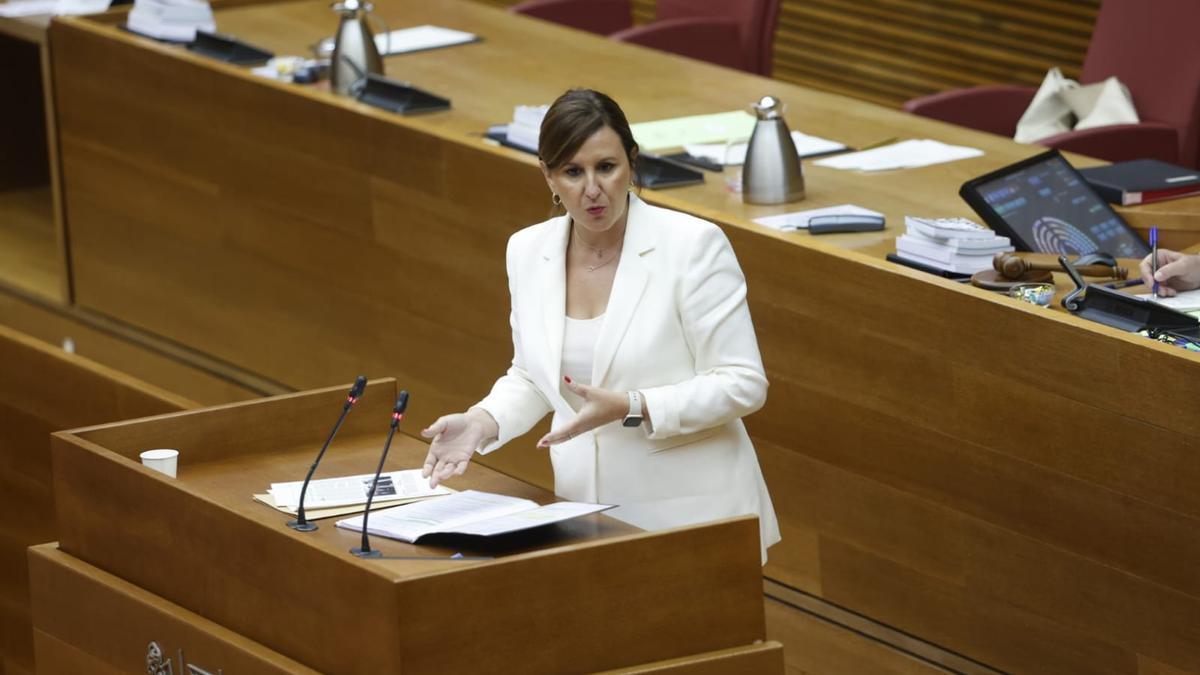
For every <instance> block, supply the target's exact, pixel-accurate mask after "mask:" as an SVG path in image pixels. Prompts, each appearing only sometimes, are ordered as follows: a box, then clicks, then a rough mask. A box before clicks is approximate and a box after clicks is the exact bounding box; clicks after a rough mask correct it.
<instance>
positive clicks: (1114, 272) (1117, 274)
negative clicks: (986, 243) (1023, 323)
mask: <svg viewBox="0 0 1200 675" xmlns="http://www.w3.org/2000/svg"><path fill="white" fill-rule="evenodd" d="M992 267H994V268H995V269H996V271H997V272H999V273H1000V276H1002V277H1004V278H1005V279H1020V278H1021V276H1022V275H1024V274H1025V273H1026V272H1030V271H1033V270H1047V271H1050V272H1061V271H1063V270H1062V267H1061V266H1060V265H1059V264H1058V263H1056V262H1053V263H1051V262H1034V261H1031V260H1026V259H1024V258H1022V257H1020V256H1018V255H1014V254H1012V253H997V254H996V257H994V258H992ZM1075 269H1076V271H1078V272H1079V273H1080V274H1082V275H1084V276H1086V277H1111V278H1113V279H1125V278H1127V277H1128V276H1129V268H1128V267H1120V266H1117V267H1109V266H1108V265H1082V266H1079V267H1076V268H1075Z"/></svg>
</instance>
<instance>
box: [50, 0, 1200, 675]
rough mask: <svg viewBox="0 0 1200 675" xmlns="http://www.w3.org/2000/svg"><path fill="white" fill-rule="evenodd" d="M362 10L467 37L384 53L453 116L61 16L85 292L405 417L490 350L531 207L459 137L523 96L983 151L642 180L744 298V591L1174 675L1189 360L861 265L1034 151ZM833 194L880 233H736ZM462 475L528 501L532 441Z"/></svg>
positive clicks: (318, 22) (1199, 644)
mask: <svg viewBox="0 0 1200 675" xmlns="http://www.w3.org/2000/svg"><path fill="white" fill-rule="evenodd" d="M379 12H380V13H381V15H382V16H383V18H384V19H386V20H387V22H388V23H389V25H391V26H393V27H397V26H405V25H414V24H421V23H433V24H439V25H444V26H448V27H452V28H459V29H464V30H469V31H472V32H476V33H479V34H480V35H482V36H483V37H484V41H483V42H482V43H479V44H474V45H469V46H463V47H459V48H455V49H448V50H441V51H434V52H426V53H419V54H412V55H407V56H400V57H394V58H390V59H388V61H387V67H388V70H389V73H390V74H391V75H393V76H395V77H403V78H405V79H408V80H411V81H413V82H414V83H416V84H417V85H418V86H422V87H425V88H427V89H430V90H432V91H434V92H436V93H439V94H443V95H446V96H449V97H450V98H451V99H452V100H453V101H454V106H455V107H454V109H453V110H451V111H449V112H447V113H443V114H437V115H427V116H422V117H412V118H402V117H397V116H394V115H390V114H386V113H383V112H381V111H378V110H376V109H373V108H369V107H367V106H364V105H361V104H358V103H355V102H352V101H346V100H342V99H336V98H334V97H332V96H330V95H328V94H326V93H323V92H319V91H312V90H306V89H303V88H297V87H293V86H288V85H282V84H277V83H273V82H267V81H264V80H261V79H258V78H255V77H253V76H251V75H249V74H248V73H246V72H245V71H244V70H241V69H238V68H235V67H232V66H226V65H223V64H216V63H212V62H210V61H206V60H204V59H202V58H199V57H196V56H194V55H192V54H189V53H186V52H183V51H182V50H179V49H177V48H172V47H168V46H163V45H159V44H156V43H153V42H150V41H147V40H142V39H139V38H136V37H133V36H130V35H126V34H123V33H121V32H119V31H117V30H115V29H113V28H111V27H107V26H104V25H99V24H97V23H95V22H89V21H87V20H78V19H72V20H65V21H61V22H56V24H55V26H54V28H53V29H52V35H53V37H54V45H55V50H54V58H55V64H56V72H59V73H63V74H64V75H63V76H61V77H60V78H59V79H58V82H57V95H58V99H59V102H60V104H61V105H62V111H61V114H60V135H61V143H62V148H63V157H64V165H65V166H66V168H67V170H66V182H67V190H66V193H67V195H68V197H67V198H68V202H69V206H70V214H71V222H70V228H71V242H72V260H73V263H74V265H75V267H74V273H75V279H76V293H77V296H76V297H77V299H78V302H79V303H80V304H82V305H84V306H86V307H88V308H90V309H94V310H96V311H99V312H102V313H105V314H109V315H112V316H116V317H120V318H121V319H123V320H125V321H128V322H130V323H133V324H135V325H138V326H141V327H143V328H145V329H148V330H151V331H153V332H156V333H159V334H162V335H165V336H167V337H171V338H173V339H176V340H179V341H181V342H185V343H187V344H189V345H191V346H194V347H197V348H199V349H202V350H204V351H207V352H210V353H212V354H214V355H217V356H220V357H222V358H225V359H227V360H229V361H231V362H234V363H237V364H239V365H242V366H244V367H247V368H250V369H253V370H256V371H258V372H261V373H263V374H265V375H269V376H270V377H273V378H275V379H276V380H278V381H281V382H285V383H288V384H290V385H292V386H296V387H307V386H316V385H320V384H325V383H329V382H338V381H345V380H348V379H350V377H351V376H352V375H354V374H356V373H358V372H360V371H362V372H367V373H369V374H372V375H374V374H389V375H390V374H394V375H396V376H398V377H400V378H401V380H402V382H403V384H404V386H405V387H406V388H408V389H409V390H410V391H413V392H414V402H413V407H412V409H411V417H412V419H413V421H414V422H416V423H418V424H423V423H425V422H428V421H430V420H432V419H433V418H434V417H435V416H436V415H439V414H442V413H444V412H447V411H451V410H457V409H460V408H461V407H463V406H465V405H467V404H469V403H470V402H473V401H475V400H477V399H478V397H479V396H480V395H481V394H482V393H483V392H485V391H486V389H487V387H488V386H489V385H490V384H491V382H492V381H493V379H494V378H495V377H496V375H497V374H498V373H500V372H501V371H502V369H503V367H504V364H505V363H506V362H507V360H508V359H509V358H510V356H511V348H510V346H509V340H510V335H509V329H508V323H507V316H506V314H507V306H508V299H507V292H506V289H505V285H504V282H503V279H504V269H503V264H504V263H503V250H504V243H505V240H506V239H507V237H508V236H509V235H510V234H511V233H512V232H514V231H515V230H517V229H518V228H520V227H522V226H524V225H526V224H528V223H531V222H535V221H538V220H541V219H542V218H544V217H545V216H546V213H547V210H548V199H547V193H546V188H545V185H544V182H543V181H542V178H541V176H540V174H539V173H538V171H537V170H536V168H535V164H534V162H533V160H532V158H530V157H527V156H525V155H522V154H520V153H516V152H513V151H509V150H506V149H503V148H498V147H493V146H490V145H488V144H486V143H485V142H483V141H482V140H481V139H480V137H479V134H480V133H481V132H482V131H483V130H484V129H485V128H486V127H487V126H488V125H490V124H495V123H499V122H504V121H506V120H507V119H509V117H510V116H511V111H512V107H513V106H514V105H516V104H527V103H540V102H547V101H549V100H551V99H553V98H554V97H555V96H556V95H557V94H559V93H560V92H561V91H562V90H563V89H565V88H567V87H569V86H580V85H582V86H592V87H596V88H599V89H601V90H605V91H608V92H609V93H611V94H612V95H614V96H615V97H616V98H617V100H619V101H620V102H621V103H622V105H623V106H624V107H625V110H626V112H627V113H628V114H629V117H630V118H631V119H632V120H634V121H642V120H650V119H657V118H662V117H667V116H672V115H682V114H690V113H704V112H716V111H722V110H729V109H734V108H740V107H742V106H745V105H746V103H747V102H749V101H751V100H754V99H756V98H758V97H759V96H761V95H763V94H767V93H771V94H774V95H777V96H779V97H780V98H781V99H783V100H784V101H785V102H786V103H787V104H788V105H789V115H788V120H789V124H790V126H791V127H792V128H793V129H800V130H803V131H805V132H808V133H813V134H817V135H820V136H825V137H829V138H835V139H838V140H842V141H844V142H847V143H849V144H851V145H855V146H862V145H866V144H870V143H873V142H875V141H878V140H881V139H884V138H888V137H892V136H896V137H902V138H914V137H918V138H919V137H929V138H936V139H939V140H943V141H947V142H951V143H959V144H965V145H971V146H975V147H979V148H982V149H983V150H984V151H985V152H986V153H987V154H986V155H985V156H984V157H981V158H978V159H973V160H966V161H961V162H954V163H951V164H944V165H939V166H934V167H927V168H923V169H917V170H911V171H899V172H891V173H886V174H879V175H867V176H864V175H858V174H847V173H841V172H835V171H832V170H826V169H821V168H819V167H812V166H809V167H808V174H807V176H808V194H809V198H808V200H807V201H805V202H803V203H801V204H797V205H788V206H780V207H755V206H748V205H744V204H742V203H741V201H740V199H739V198H738V196H737V195H734V194H732V193H730V192H728V191H727V190H726V189H725V186H724V182H723V181H721V180H714V179H712V178H710V179H709V180H708V182H707V183H706V184H705V185H703V186H696V187H690V188H681V189H678V190H671V191H662V192H655V191H646V192H645V197H646V198H647V199H648V200H650V201H652V202H655V203H658V204H663V205H666V206H671V207H674V208H680V209H683V210H687V211H690V212H692V213H696V214H699V215H701V216H703V217H706V218H710V219H712V220H714V221H716V222H718V223H720V224H721V225H722V226H723V227H724V229H725V231H726V233H727V234H728V236H729V237H730V240H731V241H732V242H733V245H734V248H735V250H736V251H737V254H738V257H739V259H740V260H741V262H742V266H743V268H744V269H745V270H746V273H747V276H748V279H749V286H750V304H751V310H752V312H753V315H754V317H755V324H756V329H757V331H758V335H759V340H760V345H761V347H762V351H763V357H764V361H765V363H766V366H767V370H768V376H769V379H770V380H771V383H772V384H771V391H770V397H769V401H768V403H767V406H766V407H765V408H764V409H763V410H762V411H761V412H759V413H757V414H756V415H754V416H752V417H751V418H749V419H748V420H747V424H748V426H749V428H750V431H751V433H752V434H753V435H754V438H755V443H756V445H757V447H758V450H759V455H760V458H761V460H762V462H763V465H764V470H765V472H766V476H767V481H768V484H769V485H770V487H771V489H772V494H773V496H774V499H775V501H776V507H777V509H778V511H779V515H780V518H781V521H782V526H783V531H784V541H783V543H782V544H780V545H779V546H777V547H775V548H773V549H772V550H771V563H770V564H769V565H768V567H767V570H766V572H767V574H768V576H770V577H772V578H773V579H776V580H778V581H781V582H783V583H786V584H789V585H792V586H795V587H798V588H802V589H804V590H807V591H810V592H813V593H816V594H818V595H820V596H822V597H824V598H826V599H828V600H831V601H833V602H836V603H839V604H841V605H844V606H847V607H851V608H853V609H855V610H856V611H859V612H862V613H864V614H866V615H868V616H871V617H874V618H876V619H879V620H882V621H885V622H887V623H890V624H892V625H895V626H897V627H899V628H902V629H903V630H906V631H908V632H911V633H914V634H916V635H919V636H921V637H923V638H926V639H929V640H931V641H934V642H936V643H938V644H941V645H944V646H946V647H949V648H952V649H954V650H956V651H959V652H960V653H963V654H967V655H969V656H971V657H973V658H976V659H979V660H981V661H984V662H985V663H989V664H991V665H994V666H996V667H999V668H1002V669H1006V670H1026V671H1029V670H1055V671H1060V672H1136V669H1137V668H1138V667H1143V668H1150V667H1151V666H1152V665H1153V664H1155V663H1162V664H1168V665H1172V666H1176V667H1180V668H1200V635H1197V634H1196V632H1195V629H1193V628H1190V627H1192V626H1196V625H1197V622H1196V621H1194V618H1195V617H1196V616H1200V582H1198V581H1197V580H1198V578H1200V577H1197V576H1196V575H1195V574H1194V570H1195V569H1197V566H1198V565H1200V543H1197V540H1196V538H1195V536H1194V533H1195V532H1196V531H1197V526H1200V498H1198V497H1197V495H1198V494H1200V491H1198V490H1197V489H1196V488H1197V486H1200V465H1197V463H1196V462H1194V461H1193V458H1194V457H1195V451H1196V447H1197V445H1200V438H1198V435H1200V423H1198V422H1196V420H1195V416H1194V415H1193V414H1192V411H1191V406H1192V402H1194V401H1195V400H1197V398H1198V395H1200V371H1198V370H1197V369H1198V368H1200V365H1198V364H1200V361H1198V360H1197V359H1196V358H1195V357H1193V356H1191V355H1189V354H1187V353H1185V352H1183V351H1182V350H1178V349H1172V348H1168V347H1166V346H1163V345H1158V344H1154V343H1150V342H1148V341H1146V340H1144V339H1141V338H1137V337H1135V336H1130V335H1126V334H1123V333H1120V332H1118V331H1115V330H1111V329H1108V328H1105V327H1103V326H1098V325H1094V324H1090V323H1088V322H1085V321H1082V320H1080V319H1077V318H1075V317H1071V316H1066V315H1062V314H1059V313H1052V312H1046V311H1044V310H1041V309H1039V308H1035V307H1031V306H1026V305H1022V304H1021V303H1018V302H1016V301H1014V300H1010V299H1008V298H1004V297H1000V296H996V295H993V294H989V293H986V292H984V291H980V290H978V289H973V288H967V287H963V286H960V285H958V284H954V283H951V282H949V281H945V280H940V279H936V278H933V277H930V276H928V275H923V274H921V273H918V272H915V271H911V270H908V269H904V268H900V267H897V266H895V265H891V264H889V263H886V262H885V261H883V260H882V258H881V256H880V255H879V254H878V253H877V252H876V253H874V254H870V255H868V254H866V253H862V252H860V251H859V250H856V249H861V250H866V251H870V248H871V247H872V246H879V245H881V243H882V242H885V241H886V240H887V239H889V238H891V237H893V236H894V235H895V233H896V231H897V227H896V224H898V223H901V222H902V218H903V216H904V215H906V214H923V215H937V216H950V215H970V214H969V212H968V209H967V207H966V205H965V204H963V203H962V202H961V201H960V200H959V198H958V197H957V189H958V186H959V185H960V184H961V183H962V182H963V181H965V180H967V179H968V178H971V177H973V176H977V175H979V174H982V173H984V172H986V171H988V170H991V169H994V168H996V167H998V166H1001V165H1003V164H1007V163H1010V162H1013V161H1015V160H1017V159H1020V158H1022V157H1025V156H1028V155H1030V154H1033V153H1034V152H1036V150H1037V149H1036V148H1031V147H1026V146H1018V145H1015V144H1013V143H1012V142H1010V141H1008V140H1006V139H1002V138H998V137H995V136H989V135H986V134H980V133H976V132H972V131H969V130H964V129H959V128H956V127H952V126H949V125H945V124H942V123H938V122H934V121H931V120H924V119H918V118H914V117H910V116H907V115H904V114H902V113H898V112H896V111H893V110H886V109H883V108H878V107H874V106H870V105H866V104H861V103H857V102H854V101H851V100H849V99H845V98H840V97H837V96H833V95H829V94H821V93H816V92H812V91H808V90H804V89H800V88H797V87H793V86H789V85H785V84H782V83H779V82H775V81H771V80H766V79H762V78H758V77H753V76H747V75H744V74H740V73H734V72H730V71H726V70H722V69H719V68H716V67H711V66H707V65H704V64H699V63H694V62H691V61H687V60H684V59H681V58H676V57H672V56H668V55H663V54H659V53H656V52H652V51H649V50H643V49H640V48H637V47H633V46H629V45H616V44H612V43H610V42H608V41H605V40H603V39H600V38H596V37H593V36H589V35H584V34H580V33H576V32H572V31H567V30H565V29H561V28H558V27H555V26H553V25H550V24H545V23H539V22H531V21H523V20H521V19H520V18H518V17H512V16H509V15H507V14H505V13H503V12H499V11H495V10H491V9H487V8H484V7H480V6H476V5H472V4H470V3H463V2H455V1H453V0H439V1H436V2H427V3H420V4H419V5H418V4H415V3H404V4H402V3H384V4H382V5H381V8H380V10H379ZM334 18H335V17H334V16H333V15H332V14H331V13H330V12H329V10H328V8H327V7H326V6H325V3H323V2H297V3H287V4H280V5H276V6H273V7H272V8H271V9H270V11H264V10H263V9H259V8H243V9H232V10H229V11H223V12H219V13H218V15H217V20H218V25H219V27H220V28H221V30H223V31H225V32H230V33H233V34H236V35H238V36H239V37H241V38H243V39H245V40H248V41H250V42H253V43H257V44H260V45H262V46H265V47H267V48H270V49H273V50H275V51H276V52H279V53H303V50H304V48H305V46H306V45H308V44H311V43H312V42H314V41H316V40H317V39H318V38H320V37H322V36H324V35H327V34H329V33H331V32H332V31H333V28H334V26H335V21H334ZM85 66H86V67H87V70H86V72H87V76H86V77H84V76H83V75H82V73H84V72H85V70H84V68H85ZM66 73H77V74H78V75H76V76H66V75H65V74H66ZM106 82H120V85H119V86H113V85H106V84H103V83H106ZM95 111H101V112H100V113H99V114H95ZM1081 163H1083V162H1081ZM845 202H853V203H857V204H860V205H862V206H866V207H870V208H874V209H877V210H880V211H883V212H884V213H885V214H886V215H887V217H888V219H889V222H891V223H893V224H894V225H893V228H891V229H890V230H889V231H887V232H885V233H883V234H882V235H880V234H875V235H870V236H868V235H859V236H844V237H831V238H828V239H826V238H813V237H810V236H808V235H805V234H782V233H778V232H773V231H769V230H767V229H765V228H762V227H759V226H757V225H754V224H753V223H751V222H750V219H751V218H753V217H757V216H760V215H766V214H770V213H779V212H785V211H788V210H793V209H795V208H798V207H800V208H812V207H818V206H827V205H832V204H838V203H845ZM1195 203H1196V202H1195V201H1192V202H1184V201H1180V202H1174V203H1172V204H1173V206H1171V207H1170V208H1173V209H1174V208H1180V209H1182V208H1184V206H1185V205H1186V206H1187V207H1188V208H1192V205H1194V204H1195ZM1163 207H1164V208H1166V205H1163ZM1146 212H1147V211H1145V210H1131V211H1129V212H1128V213H1129V217H1130V218H1131V219H1132V220H1133V221H1134V222H1135V223H1138V222H1142V223H1144V222H1145V218H1146V216H1145V215H1144V214H1145V213H1146ZM1151 212H1154V211H1153V210H1152V209H1151ZM1154 217H1155V218H1157V217H1158V216H1157V215H1156V216H1154ZM487 461H488V462H489V463H490V464H491V465H492V466H496V467H500V468H502V469H503V470H505V471H508V472H512V473H514V474H516V475H519V476H522V477H525V478H528V479H531V480H535V481H540V482H541V484H542V485H546V484H548V471H547V469H546V465H545V461H544V457H543V456H542V455H541V454H540V453H537V452H535V451H534V450H532V440H531V439H528V438H527V439H525V440H519V441H516V442H514V444H513V446H512V447H511V448H510V449H508V450H506V451H505V452H503V453H499V455H494V456H491V457H489V458H488V459H487ZM1183 626H1187V627H1189V628H1186V629H1185V628H1181V627H1183ZM1139 664H1151V665H1140V666H1139Z"/></svg>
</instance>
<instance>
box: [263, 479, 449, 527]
mask: <svg viewBox="0 0 1200 675" xmlns="http://www.w3.org/2000/svg"><path fill="white" fill-rule="evenodd" d="M374 477H375V474H373V473H365V474H362V475H358V476H342V477H339V478H325V479H322V480H314V481H310V482H309V484H308V491H307V492H306V493H305V494H304V510H305V512H306V513H307V514H309V515H310V517H313V518H320V517H328V516H330V515H345V514H346V513H354V512H356V511H361V510H362V507H363V506H365V505H366V503H367V492H368V491H369V490H370V488H371V479H373V478H374ZM303 485H304V482H303V481H291V482H288V483H271V487H270V489H269V490H267V492H266V494H261V495H254V498H255V499H257V500H258V501H260V502H263V503H264V504H266V505H268V506H271V507H273V508H275V509H277V510H279V511H283V512H284V513H291V514H293V515H295V513H296V511H297V509H299V508H300V489H301V487H302V486H303ZM452 492H453V490H451V489H449V488H447V487H446V486H444V485H439V486H438V487H436V488H430V487H429V481H428V480H427V479H423V478H421V470H420V469H410V470H408V471H390V472H385V473H383V474H381V475H380V476H379V487H378V489H376V490H375V499H374V502H373V505H375V504H390V505H395V504H401V503H408V502H411V501H416V500H420V499H426V498H428V497H436V496H439V495H447V494H450V493H452ZM330 510H335V511H338V512H337V513H326V514H324V515H323V516H322V515H313V514H315V513H316V512H318V511H330Z"/></svg>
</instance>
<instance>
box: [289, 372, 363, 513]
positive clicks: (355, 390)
mask: <svg viewBox="0 0 1200 675" xmlns="http://www.w3.org/2000/svg"><path fill="white" fill-rule="evenodd" d="M366 388H367V378H366V377H365V376H363V375H359V376H358V379H356V380H354V386H353V387H350V395H349V396H347V397H346V403H345V405H343V406H342V414H341V415H340V416H339V417H338V420H337V424H334V425H333V431H330V432H329V438H326V439H325V445H322V446H321V451H320V452H318V453H317V458H316V459H315V460H313V463H312V466H310V467H309V468H308V475H307V476H305V477H304V485H301V486H300V508H298V509H296V519H295V520H289V521H288V524H287V525H288V527H290V528H292V529H293V530H299V531H300V532H312V531H313V530H315V529H317V524H316V523H310V522H308V519H307V518H305V517H304V495H305V493H307V492H308V483H309V481H311V480H312V477H313V473H315V472H316V470H317V465H318V464H320V463H321V458H322V457H324V456H325V451H326V450H328V449H329V444H330V443H332V442H333V437H334V436H337V432H338V429H341V428H342V422H344V421H345V420H346V415H347V414H349V412H350V409H351V408H353V407H354V404H355V403H357V402H358V399H360V398H362V395H363V390H364V389H366Z"/></svg>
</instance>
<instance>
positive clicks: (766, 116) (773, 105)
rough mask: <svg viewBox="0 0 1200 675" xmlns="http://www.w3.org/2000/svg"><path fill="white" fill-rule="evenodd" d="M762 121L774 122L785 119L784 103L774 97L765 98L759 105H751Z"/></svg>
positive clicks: (760, 100) (759, 101)
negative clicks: (781, 118)
mask: <svg viewBox="0 0 1200 675" xmlns="http://www.w3.org/2000/svg"><path fill="white" fill-rule="evenodd" d="M750 105H751V106H752V107H753V108H754V113H755V114H756V115H758V119H760V120H774V119H779V118H780V117H783V108H784V106H783V101H780V100H779V99H777V98H775V97H774V96H764V97H762V98H761V99H759V100H758V102H757V103H751V104H750Z"/></svg>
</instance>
